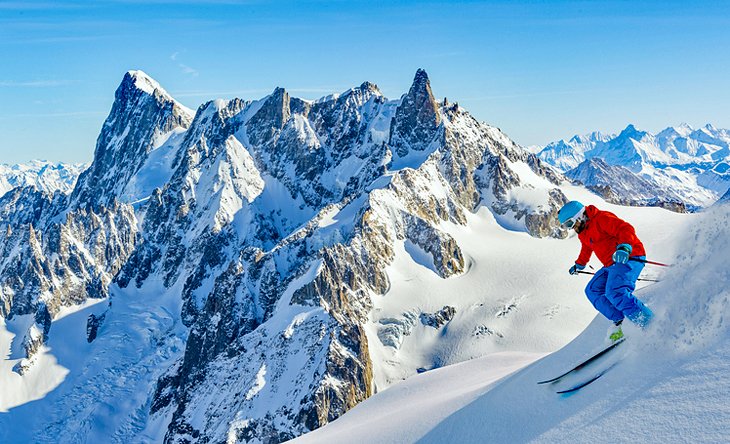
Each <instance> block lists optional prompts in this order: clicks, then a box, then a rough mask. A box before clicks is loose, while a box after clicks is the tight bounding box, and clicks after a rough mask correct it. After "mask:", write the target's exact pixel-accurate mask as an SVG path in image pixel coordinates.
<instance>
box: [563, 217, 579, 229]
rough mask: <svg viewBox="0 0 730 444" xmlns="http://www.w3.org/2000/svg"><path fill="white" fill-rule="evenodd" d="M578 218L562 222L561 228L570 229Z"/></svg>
mask: <svg viewBox="0 0 730 444" xmlns="http://www.w3.org/2000/svg"><path fill="white" fill-rule="evenodd" d="M578 219H579V218H577V217H576V218H571V219H568V220H566V221H565V222H563V228H567V229H571V228H573V227H574V226H575V223H576V222H577V221H578Z"/></svg>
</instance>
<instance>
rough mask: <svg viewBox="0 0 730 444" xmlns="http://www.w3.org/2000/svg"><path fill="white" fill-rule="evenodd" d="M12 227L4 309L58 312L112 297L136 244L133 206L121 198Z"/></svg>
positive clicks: (1, 275)
mask: <svg viewBox="0 0 730 444" xmlns="http://www.w3.org/2000/svg"><path fill="white" fill-rule="evenodd" d="M7 232H9V235H8V236H7V237H6V238H5V241H4V242H3V244H2V248H3V254H4V257H5V260H4V261H3V262H2V264H0V282H1V283H0V285H1V286H2V289H3V290H2V293H3V294H2V300H3V303H2V306H0V309H1V310H2V312H0V314H1V315H2V316H3V317H8V316H9V317H12V316H13V315H16V314H21V315H22V314H30V313H38V312H41V311H42V312H45V311H47V312H48V313H50V316H51V317H52V316H54V315H55V314H56V313H57V312H58V310H59V309H60V307H62V306H66V305H72V304H78V303H81V302H83V301H85V300H86V299H87V298H104V297H106V296H107V294H108V293H107V288H108V286H109V284H110V283H111V280H112V278H113V276H114V275H115V274H116V272H117V271H118V270H119V269H120V268H121V266H122V265H123V264H124V263H125V262H126V260H127V258H128V256H129V254H130V253H131V251H132V249H133V248H134V242H135V236H136V219H135V216H134V212H133V211H132V209H131V207H129V206H125V205H122V204H119V203H118V202H115V204H114V206H113V207H111V208H106V207H101V208H99V209H97V210H96V211H88V212H87V211H86V210H83V209H81V210H76V211H70V212H67V213H66V215H65V217H64V220H63V222H55V221H53V220H52V219H51V218H48V217H40V218H38V219H35V220H33V221H29V222H26V223H22V224H14V225H13V226H12V227H10V226H9V228H8V231H7ZM49 322H50V319H49Z"/></svg>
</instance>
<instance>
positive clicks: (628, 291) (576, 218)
mask: <svg viewBox="0 0 730 444" xmlns="http://www.w3.org/2000/svg"><path fill="white" fill-rule="evenodd" d="M558 220H559V221H560V224H561V225H562V226H563V227H565V228H567V229H570V228H572V229H573V230H575V232H576V233H578V239H580V243H581V250H580V254H579V255H578V259H577V260H576V261H575V264H573V266H572V267H570V270H568V271H569V273H570V274H572V275H576V274H578V272H579V271H581V270H583V269H584V268H585V267H586V264H588V261H589V260H590V258H591V254H592V253H595V254H596V257H598V260H600V261H601V263H602V264H603V268H601V269H600V270H598V271H597V272H596V274H595V275H594V276H593V278H592V279H591V280H590V282H588V285H587V286H586V290H585V292H586V296H588V300H590V301H591V304H593V306H594V307H595V308H596V310H598V311H599V312H600V313H601V314H602V315H603V316H605V317H606V318H608V319H609V320H611V321H613V323H614V327H613V328H612V329H611V331H610V333H609V338H610V339H611V340H612V341H614V342H615V341H618V340H619V339H621V338H622V337H623V336H624V334H623V331H621V322H622V321H623V320H624V317H626V318H628V319H629V320H630V321H632V322H633V323H635V324H636V325H638V326H640V327H641V328H644V327H646V325H647V324H648V323H649V321H650V320H651V318H652V316H653V313H652V312H651V310H649V308H647V307H646V306H645V305H644V304H643V303H642V302H641V301H640V300H639V299H637V298H636V296H634V294H633V291H634V289H635V288H636V280H637V279H638V278H639V273H641V270H642V269H643V268H644V262H643V260H645V259H646V253H645V251H644V245H643V244H642V243H641V241H640V240H639V238H638V237H637V236H636V231H635V230H634V227H632V226H631V225H630V224H629V223H628V222H625V221H624V220H622V219H619V218H618V216H616V215H615V214H613V213H610V212H608V211H601V210H599V209H598V208H596V207H594V206H593V205H588V206H584V205H583V204H582V203H580V202H577V201H570V202H568V203H566V204H565V205H563V207H562V208H561V209H560V211H558Z"/></svg>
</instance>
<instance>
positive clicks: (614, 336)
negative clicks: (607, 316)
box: [608, 319, 624, 342]
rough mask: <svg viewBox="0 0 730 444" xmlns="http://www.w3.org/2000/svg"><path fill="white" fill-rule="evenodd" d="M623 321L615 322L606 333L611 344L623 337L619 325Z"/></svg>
mask: <svg viewBox="0 0 730 444" xmlns="http://www.w3.org/2000/svg"><path fill="white" fill-rule="evenodd" d="M623 321H624V320H623V319H621V320H620V321H616V322H614V323H613V327H611V329H610V330H609V331H608V333H609V334H608V339H610V340H611V342H616V341H618V340H620V339H621V338H623V337H624V332H623V330H621V323H622V322H623Z"/></svg>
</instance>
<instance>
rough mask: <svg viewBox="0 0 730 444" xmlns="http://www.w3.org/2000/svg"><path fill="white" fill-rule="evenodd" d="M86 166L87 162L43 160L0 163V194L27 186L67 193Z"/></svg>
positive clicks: (45, 190)
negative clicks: (14, 163)
mask: <svg viewBox="0 0 730 444" xmlns="http://www.w3.org/2000/svg"><path fill="white" fill-rule="evenodd" d="M88 166H89V164H88V163H63V162H55V163H54V162H47V161H45V160H33V161H30V162H28V163H23V164H16V165H2V164H0V196H3V195H4V194H5V193H7V192H8V191H10V190H12V189H13V188H16V187H27V186H32V187H34V188H35V189H36V190H38V191H44V192H46V193H49V194H53V192H54V191H56V190H58V191H61V192H62V193H69V192H71V190H72V189H73V187H74V185H76V179H78V177H79V174H81V172H82V171H84V170H85V169H86V168H88Z"/></svg>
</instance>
